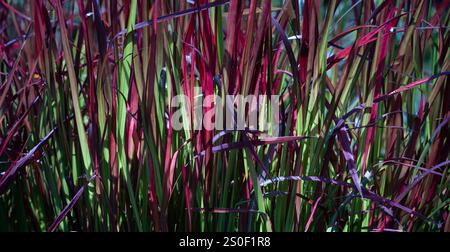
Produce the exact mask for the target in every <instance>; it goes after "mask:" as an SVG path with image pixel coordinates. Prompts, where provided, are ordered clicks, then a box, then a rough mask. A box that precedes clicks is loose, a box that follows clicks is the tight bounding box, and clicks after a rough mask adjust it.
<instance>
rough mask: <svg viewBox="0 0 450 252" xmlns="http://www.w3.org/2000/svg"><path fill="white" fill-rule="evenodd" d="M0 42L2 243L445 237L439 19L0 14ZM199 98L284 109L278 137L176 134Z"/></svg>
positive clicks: (307, 6)
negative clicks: (6, 237)
mask: <svg viewBox="0 0 450 252" xmlns="http://www.w3.org/2000/svg"><path fill="white" fill-rule="evenodd" d="M0 24H1V25H0V27H1V30H0V58H1V62H0V173H1V175H0V230H2V231H19V230H20V231H450V205H449V202H450V198H449V194H450V192H449V189H450V188H449V185H450V176H449V171H448V168H449V166H450V161H449V160H450V133H449V132H450V78H449V77H448V75H450V51H449V46H450V13H449V2H448V1H431V0H385V1H381V0H368V1H365V0H364V1H361V0H360V1H357V0H352V1H350V0H349V1H337V0H334V1H333V0H331V1H319V0H305V1H290V0H287V1H267V0H263V1H257V0H248V1H237V0H232V1H224V0H219V1H208V0H196V1H185V0H182V1H169V0H167V1H160V0H148V1H147V0H131V1H123V0H110V1H107V0H85V1H83V0H77V1H60V0H49V1H46V0H35V1H21V0H0ZM195 87H200V88H201V90H202V93H203V95H210V94H217V95H220V96H221V97H224V96H225V95H227V94H241V95H252V94H253V95H269V96H271V95H280V97H281V99H280V101H279V104H278V105H279V108H280V109H279V111H280V112H279V114H280V120H281V122H280V127H281V132H280V133H279V134H278V135H276V136H273V135H271V132H273V130H274V128H273V127H274V126H273V125H272V126H270V127H269V129H268V131H267V132H260V131H254V130H245V131H234V130H228V131H220V130H207V129H202V130H174V129H173V128H172V127H171V120H170V119H171V118H172V117H173V116H174V112H175V109H174V108H172V106H171V101H172V97H174V96H176V95H179V94H184V95H186V96H187V97H189V99H192V100H194V99H195V94H194V91H193V90H194V88H195ZM194 109H195V108H194V107H190V108H188V109H187V110H189V111H186V110H183V111H184V112H183V118H184V119H186V120H183V123H185V124H186V125H192V124H193V123H194V122H193V121H192V120H190V121H189V120H188V119H187V118H188V117H187V114H188V113H189V112H192V110H194ZM210 109H211V107H204V108H203V110H204V112H209V111H210ZM247 112H248V111H247Z"/></svg>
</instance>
